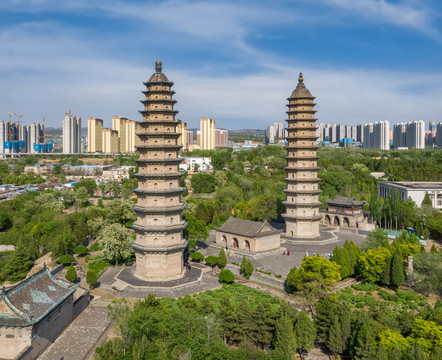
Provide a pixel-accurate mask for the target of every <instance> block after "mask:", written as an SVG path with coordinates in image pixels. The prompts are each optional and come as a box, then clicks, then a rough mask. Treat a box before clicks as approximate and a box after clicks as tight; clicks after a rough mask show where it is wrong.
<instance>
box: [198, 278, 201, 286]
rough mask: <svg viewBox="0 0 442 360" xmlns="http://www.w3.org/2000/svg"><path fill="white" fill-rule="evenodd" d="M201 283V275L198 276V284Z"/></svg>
mask: <svg viewBox="0 0 442 360" xmlns="http://www.w3.org/2000/svg"><path fill="white" fill-rule="evenodd" d="M200 283H201V277H200V276H198V285H199V284H200Z"/></svg>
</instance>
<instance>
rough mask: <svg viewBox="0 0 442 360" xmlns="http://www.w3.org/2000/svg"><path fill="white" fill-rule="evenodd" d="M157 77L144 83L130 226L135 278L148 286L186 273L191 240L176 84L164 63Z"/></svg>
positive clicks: (158, 66)
mask: <svg viewBox="0 0 442 360" xmlns="http://www.w3.org/2000/svg"><path fill="white" fill-rule="evenodd" d="M155 69H156V72H155V73H154V74H153V75H152V76H151V77H150V79H149V81H147V82H145V83H144V85H146V91H143V94H144V95H145V99H144V100H141V103H142V104H143V106H144V109H143V110H141V111H140V113H141V114H142V115H143V122H141V123H140V125H141V126H140V127H141V130H140V132H139V133H138V134H137V135H138V136H139V138H140V144H139V145H137V146H136V149H137V150H138V152H139V153H140V158H139V159H138V160H136V162H137V164H138V173H137V174H135V177H136V178H138V188H137V189H135V190H134V193H135V194H136V195H137V197H138V203H137V205H135V206H134V207H133V209H134V211H135V213H136V214H137V220H136V222H135V223H134V224H133V225H132V228H133V229H134V230H135V233H136V240H135V241H134V242H133V244H132V247H133V249H134V250H135V254H136V275H137V276H138V277H140V278H142V279H145V280H149V281H165V280H166V281H167V280H172V279H178V278H180V277H182V276H183V274H184V266H183V261H184V251H185V249H186V247H187V241H186V240H185V239H184V238H183V229H185V227H186V226H187V223H186V222H185V221H184V220H183V219H182V212H183V210H184V209H185V208H186V206H185V205H184V204H183V203H182V202H181V193H182V192H183V191H184V190H185V189H186V188H185V187H181V186H180V178H181V175H182V173H181V172H180V171H179V164H180V163H181V160H182V159H180V158H179V150H180V149H181V147H182V146H180V145H178V143H177V142H178V137H179V135H180V134H179V133H178V132H177V125H179V124H180V123H181V122H180V121H179V120H176V119H175V115H176V114H177V113H178V111H176V110H174V109H173V106H174V105H175V103H176V100H173V99H172V96H173V94H175V92H174V91H172V90H171V87H172V85H173V82H171V81H169V80H168V79H167V77H166V75H164V74H163V73H162V65H161V61H157V62H156V66H155Z"/></svg>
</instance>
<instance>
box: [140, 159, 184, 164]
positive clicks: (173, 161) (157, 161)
mask: <svg viewBox="0 0 442 360" xmlns="http://www.w3.org/2000/svg"><path fill="white" fill-rule="evenodd" d="M134 161H135V162H136V163H145V164H166V165H167V164H180V163H181V162H182V161H183V159H182V158H178V159H136V160H134Z"/></svg>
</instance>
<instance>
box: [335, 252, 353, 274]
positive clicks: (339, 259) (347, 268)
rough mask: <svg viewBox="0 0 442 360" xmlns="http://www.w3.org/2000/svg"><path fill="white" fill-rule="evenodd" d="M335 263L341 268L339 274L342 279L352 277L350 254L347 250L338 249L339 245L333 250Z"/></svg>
mask: <svg viewBox="0 0 442 360" xmlns="http://www.w3.org/2000/svg"><path fill="white" fill-rule="evenodd" d="M333 261H334V262H336V263H337V264H338V265H340V266H341V268H340V269H339V273H340V274H341V278H342V279H345V278H346V277H349V276H350V275H352V269H351V263H350V254H349V253H348V251H347V250H346V249H345V248H341V247H338V245H336V246H335V248H334V250H333Z"/></svg>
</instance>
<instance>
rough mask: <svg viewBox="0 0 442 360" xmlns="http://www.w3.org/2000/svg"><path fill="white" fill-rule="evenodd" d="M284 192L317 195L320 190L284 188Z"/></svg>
mask: <svg viewBox="0 0 442 360" xmlns="http://www.w3.org/2000/svg"><path fill="white" fill-rule="evenodd" d="M282 191H283V192H285V193H286V194H305V195H307V194H310V195H319V194H320V193H321V190H291V189H284V190H282Z"/></svg>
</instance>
